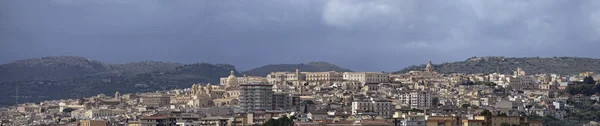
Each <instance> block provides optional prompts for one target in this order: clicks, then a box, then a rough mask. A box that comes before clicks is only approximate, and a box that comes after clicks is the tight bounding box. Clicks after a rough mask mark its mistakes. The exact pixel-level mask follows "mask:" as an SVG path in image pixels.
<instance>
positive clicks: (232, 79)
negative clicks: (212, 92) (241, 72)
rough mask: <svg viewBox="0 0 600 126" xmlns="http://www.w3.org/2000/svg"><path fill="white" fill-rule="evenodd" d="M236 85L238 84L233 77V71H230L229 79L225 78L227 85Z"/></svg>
mask: <svg viewBox="0 0 600 126" xmlns="http://www.w3.org/2000/svg"><path fill="white" fill-rule="evenodd" d="M237 84H238V80H237V77H236V76H235V74H233V70H232V71H231V75H229V77H227V85H229V86H232V85H237Z"/></svg>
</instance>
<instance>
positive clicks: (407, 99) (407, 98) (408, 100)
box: [398, 91, 433, 109]
mask: <svg viewBox="0 0 600 126" xmlns="http://www.w3.org/2000/svg"><path fill="white" fill-rule="evenodd" d="M398 95H399V96H398V98H399V99H398V102H400V103H399V104H401V105H404V106H407V107H410V108H415V109H423V108H429V107H431V105H432V103H431V100H432V99H431V98H432V97H433V96H432V94H431V92H428V91H403V92H400V93H399V94H398Z"/></svg>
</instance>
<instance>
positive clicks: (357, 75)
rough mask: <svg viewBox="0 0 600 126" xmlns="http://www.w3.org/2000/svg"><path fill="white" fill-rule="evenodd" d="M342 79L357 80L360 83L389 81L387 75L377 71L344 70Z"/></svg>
mask: <svg viewBox="0 0 600 126" xmlns="http://www.w3.org/2000/svg"><path fill="white" fill-rule="evenodd" d="M343 79H344V80H346V81H358V82H360V83H363V84H364V83H384V82H388V81H389V79H390V78H389V75H388V74H386V73H379V72H344V74H343Z"/></svg>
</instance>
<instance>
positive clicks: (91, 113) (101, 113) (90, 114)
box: [84, 109, 125, 118]
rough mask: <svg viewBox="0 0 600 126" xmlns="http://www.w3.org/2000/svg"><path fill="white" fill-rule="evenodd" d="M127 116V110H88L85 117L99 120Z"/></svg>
mask: <svg viewBox="0 0 600 126" xmlns="http://www.w3.org/2000/svg"><path fill="white" fill-rule="evenodd" d="M122 114H125V110H121V109H90V110H86V111H85V113H84V116H85V117H87V118H97V117H106V116H116V115H122Z"/></svg>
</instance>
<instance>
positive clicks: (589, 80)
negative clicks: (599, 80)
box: [583, 76, 596, 84]
mask: <svg viewBox="0 0 600 126" xmlns="http://www.w3.org/2000/svg"><path fill="white" fill-rule="evenodd" d="M583 83H584V84H596V81H594V78H593V77H591V76H587V77H585V78H583Z"/></svg>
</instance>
